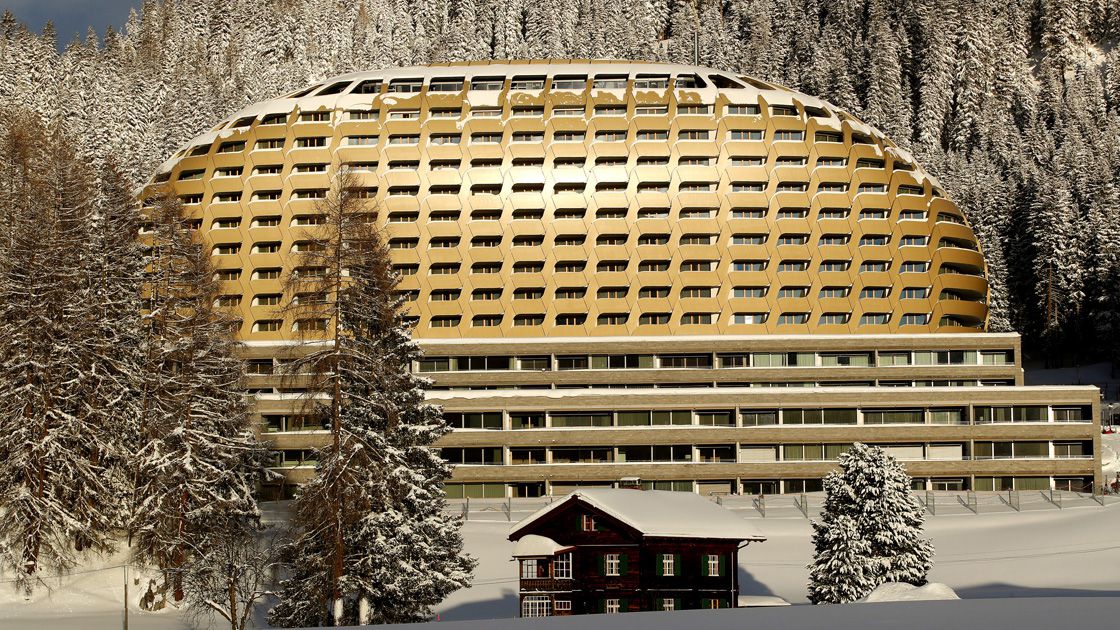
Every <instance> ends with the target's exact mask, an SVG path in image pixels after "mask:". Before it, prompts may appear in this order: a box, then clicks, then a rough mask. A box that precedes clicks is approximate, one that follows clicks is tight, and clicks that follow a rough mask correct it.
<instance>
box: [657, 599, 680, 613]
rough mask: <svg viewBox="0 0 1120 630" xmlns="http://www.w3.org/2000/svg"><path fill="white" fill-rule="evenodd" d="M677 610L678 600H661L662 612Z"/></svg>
mask: <svg viewBox="0 0 1120 630" xmlns="http://www.w3.org/2000/svg"><path fill="white" fill-rule="evenodd" d="M676 609H677V600H675V599H673V598H671V597H663V598H661V610H666V611H667V610H676Z"/></svg>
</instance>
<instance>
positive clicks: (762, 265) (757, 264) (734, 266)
mask: <svg viewBox="0 0 1120 630" xmlns="http://www.w3.org/2000/svg"><path fill="white" fill-rule="evenodd" d="M764 269H766V261H765V260H736V261H734V262H733V263H731V270H732V271H763V270H764Z"/></svg>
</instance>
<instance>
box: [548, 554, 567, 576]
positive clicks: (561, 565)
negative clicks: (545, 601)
mask: <svg viewBox="0 0 1120 630" xmlns="http://www.w3.org/2000/svg"><path fill="white" fill-rule="evenodd" d="M552 577H554V578H556V579H558V580H570V579H572V554H571V553H562V554H560V555H559V556H556V560H554V561H553V562H552Z"/></svg>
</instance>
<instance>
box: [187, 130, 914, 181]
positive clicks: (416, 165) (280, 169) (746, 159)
mask: <svg viewBox="0 0 1120 630" xmlns="http://www.w3.org/2000/svg"><path fill="white" fill-rule="evenodd" d="M368 137H372V138H376V136H368ZM269 142H272V143H273V144H275V142H276V141H269ZM367 144H369V143H367ZM374 144H376V143H374ZM271 148H280V147H279V146H275V147H271ZM587 161H588V158H586V157H583V156H580V157H571V156H565V157H555V158H553V160H552V166H553V167H554V168H556V169H560V170H563V169H569V168H572V169H575V168H579V169H583V168H586V167H587V166H589V165H588V163H587ZM670 161H671V158H670V157H669V156H667V155H648V156H638V157H637V158H636V160H635V166H669V165H670ZM768 161H769V160H768V158H767V157H766V156H764V155H761V156H742V155H733V156H730V157H728V158H726V159H724V160H723V161H722V165H723V166H732V167H739V166H742V167H746V166H766V165H767V163H768ZM504 162H505V160H504V159H503V158H497V157H476V158H473V159H471V160H470V161H469V162H468V163H467V164H468V166H469V167H470V168H500V167H502V166H503V165H504ZM628 163H629V157H628V156H617V155H602V156H598V157H596V158H594V160H593V161H592V162H591V164H590V166H593V167H599V166H602V167H618V166H627V165H628ZM676 163H677V166H714V165H716V164H718V163H720V158H718V157H712V156H703V155H682V156H680V157H678V158H677V162H676ZM462 164H463V161H462V160H460V159H453V158H452V159H431V160H428V161H427V162H426V163H425V166H426V168H427V169H428V170H431V171H443V170H459V169H460V168H461V167H462ZM847 164H848V158H844V157H827V156H820V157H817V158H816V161H815V162H814V167H844V166H847ZM379 165H380V163H379V162H377V161H368V160H367V161H360V162H359V161H350V162H344V163H343V164H342V166H343V167H344V168H347V169H348V170H351V171H354V172H357V173H372V172H375V171H376V170H377V168H378V167H379ZM856 165H857V168H871V167H870V166H868V160H866V159H864V158H861V159H859V160H858V161H857V162H856ZM508 166H510V167H527V168H533V167H540V168H543V167H544V166H545V159H544V158H543V157H512V158H510V160H509V164H508ZM771 166H772V167H775V168H780V167H787V166H808V158H807V157H805V156H791V155H780V156H776V157H775V158H774V160H773V162H771ZM330 167H331V164H329V163H327V162H299V163H296V164H293V165H292V167H291V169H290V170H289V171H288V174H290V175H292V174H300V175H303V174H309V173H326V172H328V170H329V168H330ZM385 167H386V169H387V170H388V171H418V170H420V168H421V161H420V160H390V161H389V162H387V163H386V164H385ZM877 168H882V166H881V165H880V166H878V167H877ZM205 174H206V169H202V168H197V169H184V170H183V171H180V173H179V176H178V177H177V178H176V179H177V181H180V182H188V181H199V180H202V179H204V176H205ZM283 174H284V166H283V165H282V164H260V165H258V166H254V167H253V169H252V170H251V171H249V175H250V176H265V175H283ZM244 175H245V168H244V167H243V166H228V167H221V168H216V169H214V170H213V172H212V174H211V176H210V179H222V178H234V177H242V176H244ZM916 194H921V193H916Z"/></svg>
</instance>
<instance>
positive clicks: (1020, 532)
mask: <svg viewBox="0 0 1120 630" xmlns="http://www.w3.org/2000/svg"><path fill="white" fill-rule="evenodd" d="M1040 500H1041V499H1040ZM962 510H963V508H962ZM267 511H268V510H267V508H266V512H267ZM786 511H788V512H790V514H789V515H783V516H781V517H777V518H775V517H768V518H759V517H758V516H757V513H751V512H740V513H741V514H743V515H744V516H746V517H748V518H749V520H750V521H751V524H752V525H754V526H755V527H756V528H757V529H758V530H759V531H760V532H761V533H762V534H763V535H764V536H766V537H767V541H766V542H763V543H753V544H751V545H749V546H748V547H746V548H745V549H743V550H742V551H741V552H740V555H739V560H740V566H739V571H740V573H739V577H740V584H741V587H740V590H741V592H742V593H743V594H744V595H753V596H766V595H776V596H779V597H782V598H784V599H786V600H788V601H790V602H793V603H795V604H802V603H805V602H806V601H807V600H806V583H807V580H808V575H809V572H808V569H807V568H806V566H807V565H808V563H809V561H810V559H811V554H812V546H811V545H810V542H809V534H810V527H809V521H808V520H807V519H805V518H804V517H802V516H801V515H800V514H799V513H797V512H796V511H795V510H786ZM503 516H504V515H500V514H494V515H493V517H492V519H491V520H471V521H468V522H467V523H466V524H465V525H464V529H463V536H464V539H465V541H466V550H467V552H468V553H470V554H471V555H472V556H474V557H476V558H478V559H479V565H478V568H477V569H476V570H475V577H474V585H473V586H472V587H471V588H469V589H464V590H461V591H458V592H456V593H454V594H452V595H451V596H450V597H448V598H447V599H446V600H445V601H444V602H443V603H442V604H440V605H439V606H438V607H436V609H435V613H436V614H437V615H438V616H439V619H441V620H456V619H496V618H503V617H515V616H516V615H517V568H516V566H515V565H514V563H513V561H512V559H511V556H510V554H511V552H512V551H513V543H511V542H509V541H508V540H506V536H507V535H508V534H509V530H510V527H511V525H512V524H511V523H509V522H507V521H506V520H505V519H504V518H503ZM515 516H516V515H515ZM499 518H500V519H501V520H497V519H499ZM1118 525H1120V503H1109V504H1108V506H1107V507H1077V508H1067V509H1064V510H1058V509H1056V508H1054V507H1053V506H1050V509H1041V508H1040V509H1035V510H1028V509H1026V505H1024V511H1023V512H1022V513H1017V512H999V513H985V512H984V511H983V510H981V513H980V514H979V515H975V514H972V513H971V512H968V511H967V510H965V511H964V513H958V514H948V515H940V514H939V515H938V516H937V517H933V518H928V519H927V521H926V532H927V534H928V535H929V536H930V537H931V538H932V539H933V543H934V546H935V548H936V554H935V556H934V568H933V571H932V572H931V573H930V576H929V577H930V581H932V582H940V583H943V584H945V585H947V586H949V587H950V588H952V589H953V590H954V591H956V593H957V594H958V595H959V596H960V597H961V598H962V599H975V598H985V597H998V598H1004V597H1014V598H1027V597H1051V596H1070V597H1077V596H1097V595H1108V594H1111V595H1120V540H1118V538H1117V528H1118ZM119 564H120V556H116V557H112V558H109V559H108V560H105V561H98V562H90V563H87V564H86V565H84V566H83V567H82V569H80V571H84V572H83V573H76V574H75V575H73V576H72V577H70V578H68V579H65V580H63V581H62V582H60V581H59V580H57V579H56V580H52V581H50V582H49V584H50V586H51V587H52V589H53V591H52V592H48V591H47V590H46V589H43V591H41V592H39V593H36V595H35V597H34V598H33V599H32V600H31V601H24V600H23V597H22V596H21V595H20V594H19V593H16V592H14V591H13V590H11V589H10V585H8V584H5V583H0V628H2V629H3V630H46V629H48V628H49V629H50V630H55V629H58V630H70V629H73V630H101V629H102V628H112V629H115V628H120V627H121V612H120V608H121V604H120V601H121V600H120V597H121V589H122V584H121V582H122V573H121V570H120V569H119V568H111V569H108V570H98V569H105V568H106V567H115V566H117V565H119ZM5 578H6V576H0V580H2V579H5ZM142 582H143V581H142ZM140 588H141V587H140V586H136V585H135V584H133V583H132V582H130V583H129V589H130V594H132V595H134V597H133V600H134V601H135V599H136V598H137V597H138V595H137V593H138V592H139V589H140ZM130 615H131V616H130V625H129V628H130V630H148V629H149V628H150V629H153V630H173V629H176V630H177V629H185V628H187V627H188V626H187V623H186V621H185V617H184V616H183V614H182V613H181V612H179V611H167V612H163V613H154V614H153V613H145V612H143V611H140V610H138V609H136V608H135V606H133V607H132V608H131V613H130ZM215 627H217V626H215Z"/></svg>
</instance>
